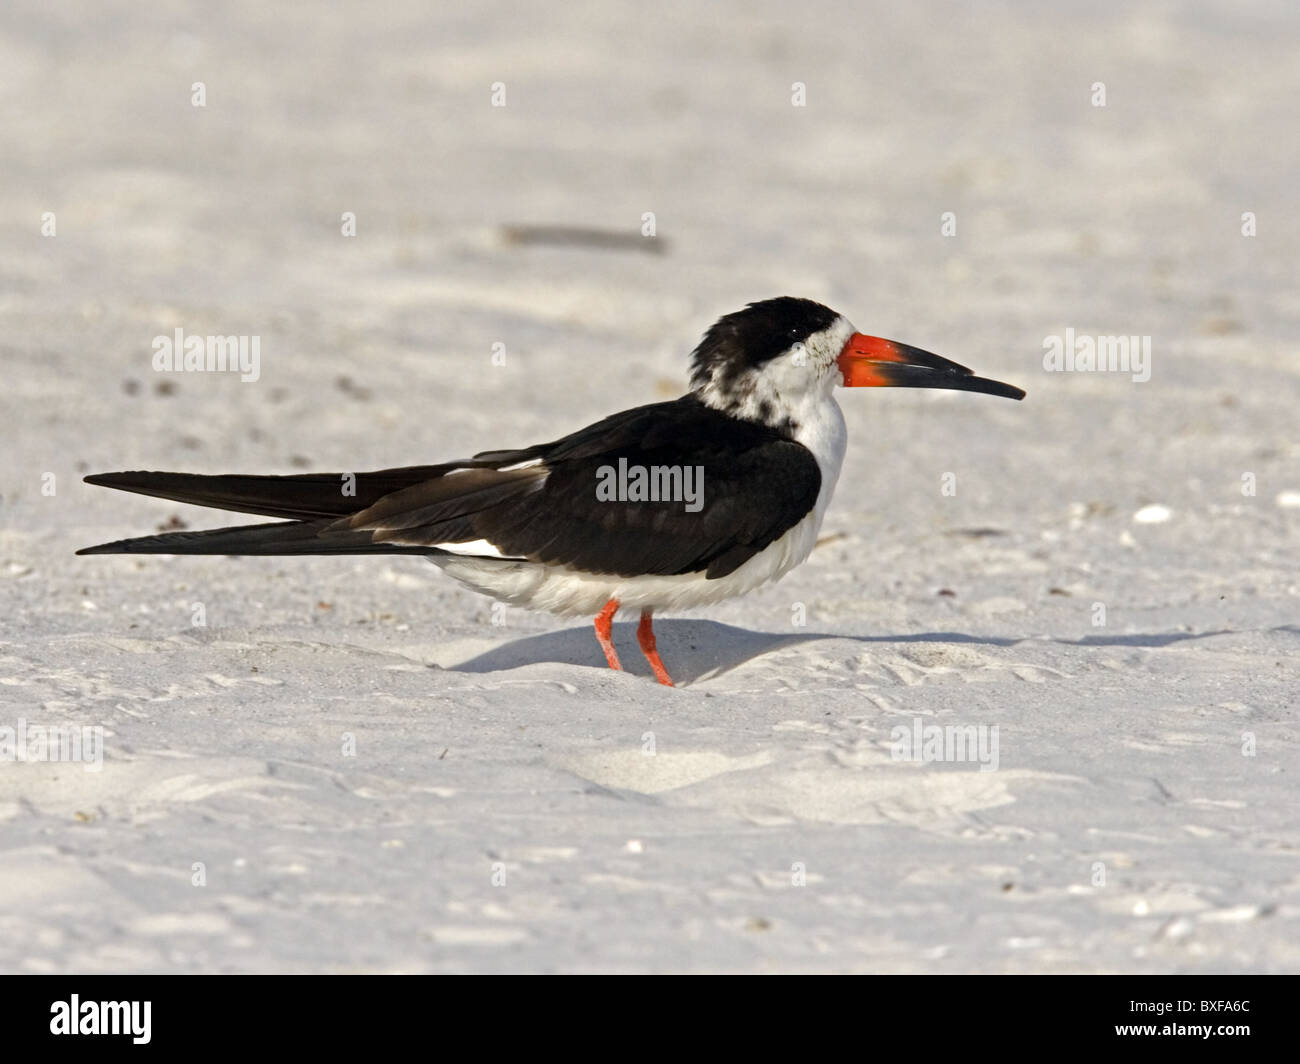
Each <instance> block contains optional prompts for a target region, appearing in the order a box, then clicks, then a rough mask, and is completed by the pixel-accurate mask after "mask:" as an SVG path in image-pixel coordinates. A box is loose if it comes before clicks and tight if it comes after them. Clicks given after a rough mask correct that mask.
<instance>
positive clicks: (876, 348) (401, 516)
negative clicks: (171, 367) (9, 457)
mask: <svg viewBox="0 0 1300 1064" xmlns="http://www.w3.org/2000/svg"><path fill="white" fill-rule="evenodd" d="M836 385H845V386H847V387H851V388H853V387H897V388H953V389H960V390H963V391H970V392H986V393H988V394H990V395H1002V396H1006V397H1007V398H1010V399H1022V398H1024V394H1025V393H1024V392H1023V391H1021V390H1020V389H1019V388H1014V387H1012V386H1011V385H1009V384H1002V383H999V382H998V381H993V380H986V379H985V378H982V377H976V376H975V375H974V374H973V373H972V372H971V371H970V370H968V369H966V368H965V367H964V366H959V365H957V364H956V363H955V362H949V361H948V360H947V359H944V358H940V357H939V356H938V355H932V354H930V353H929V352H926V351H921V350H918V349H917V348H915V347H908V346H907V345H906V344H900V343H895V342H894V341H892V340H885V339H882V338H880V337H876V336H865V335H863V334H862V333H860V332H858V331H857V330H856V329H855V328H854V327H853V325H852V324H850V322H849V321H848V319H847V318H845V317H843V316H842V315H840V314H837V313H836V312H835V311H833V310H830V309H829V308H827V307H824V306H822V305H821V304H820V303H814V302H812V301H811V300H807V299H795V298H792V297H789V296H785V297H781V298H779V299H768V300H764V301H762V302H759V303H751V304H750V305H749V306H748V307H746V308H745V309H744V310H741V311H737V312H736V313H734V314H728V315H727V316H726V317H723V318H720V319H719V320H718V321H717V322H715V323H714V325H713V327H712V328H710V329H709V331H708V332H706V333H705V334H704V337H703V339H702V340H701V341H700V344H699V346H698V347H696V349H695V351H694V353H693V355H692V368H691V387H690V391H689V392H688V393H687V394H686V395H684V396H682V397H681V398H680V399H675V400H673V401H671V402H665V403H653V404H651V405H649V406H641V407H637V408H635V409H633V410H625V411H623V412H622V413H619V414H614V415H612V416H610V417H607V418H605V419H604V420H603V421H598V422H596V423H595V424H594V425H589V426H587V427H586V428H584V429H579V430H578V431H577V432H575V433H573V434H571V435H569V436H564V437H562V438H561V439H558V440H555V441H554V442H553V443H543V444H538V445H537V446H534V447H526V448H524V449H522V450H509V451H484V452H483V453H481V454H477V455H475V456H474V457H473V458H468V459H465V460H463V461H458V462H444V463H442V464H441V465H426V466H410V467H406V468H401V469H384V470H380V471H378V472H374V473H356V474H352V473H312V474H307V475H292V476H245V475H240V474H233V475H222V476H201V475H195V474H189V473H150V472H133V473H100V474H97V475H95V476H89V477H86V482H87V483H89V484H100V485H103V486H105V487H110V488H119V489H121V490H123V491H133V492H138V493H140V494H142V495H154V496H158V497H160V498H164V499H173V500H176V501H178V502H185V503H195V504H198V505H200V506H212V507H216V508H218V509H222V510H233V511H236V512H238V513H248V514H262V515H265V516H268V517H277V518H282V519H287V520H280V521H275V522H272V523H269V524H252V525H239V526H236V527H233V528H218V529H213V530H211V531H205V532H164V533H161V534H159V535H154V536H142V537H140V538H139V539H125V540H119V541H117V542H115V543H105V544H102V545H100V546H97V547H88V548H86V549H84V550H81V551H78V552H77V553H78V554H253V555H287V554H419V555H423V556H425V557H427V558H428V559H429V560H430V561H432V562H433V563H434V564H435V565H437V566H438V567H439V568H441V569H442V570H443V571H444V572H445V573H447V575H448V576H451V577H453V578H454V579H456V580H459V581H460V582H461V583H463V584H466V585H468V586H469V587H472V588H474V589H475V590H477V591H481V592H483V593H485V594H488V595H491V596H493V597H494V598H497V599H499V600H502V601H505V602H509V603H512V604H514V605H518V606H526V607H530V608H532V609H541V610H549V611H551V612H553V613H558V614H563V615H569V616H573V615H577V614H585V615H587V616H592V615H593V614H594V615H595V617H596V637H597V639H599V641H600V645H601V648H602V649H603V650H604V652H605V658H606V660H607V661H608V662H609V666H610V668H612V669H618V668H621V666H620V665H619V660H618V654H617V652H616V651H615V649H614V644H613V641H612V638H611V632H610V625H611V622H612V621H613V619H614V615H615V614H616V613H617V612H618V611H619V610H620V609H635V610H640V611H641V623H640V625H639V626H638V628H637V640H638V642H639V643H640V645H641V649H642V651H643V652H644V653H645V656H646V658H647V660H648V661H649V662H650V666H651V668H652V669H653V670H654V674H655V676H656V678H657V679H658V680H659V682H660V683H663V684H668V685H671V684H672V680H671V679H670V677H669V675H668V670H667V669H665V668H664V665H663V662H662V660H660V657H659V653H658V651H657V650H656V649H655V637H654V629H653V627H652V621H651V618H652V615H653V613H654V611H655V610H657V609H683V608H689V607H694V606H704V605H708V604H710V603H714V602H718V601H720V600H721V599H725V598H730V597H732V596H733V595H742V594H744V593H745V592H747V591H751V590H752V589H754V588H756V587H758V586H759V585H760V584H764V583H766V582H767V581H769V580H776V579H778V578H779V577H781V576H783V575H785V573H787V572H789V571H790V570H791V569H793V568H794V567H795V566H796V565H798V564H799V563H800V562H802V561H803V560H804V559H805V558H807V557H808V554H809V553H810V552H811V551H812V549H813V545H814V544H815V543H816V542H817V533H818V529H819V528H820V527H821V523H822V517H823V516H824V515H825V513H826V507H827V506H828V505H829V503H830V500H831V493H832V492H833V491H834V489H835V481H836V479H837V478H838V476H839V472H840V463H841V462H842V460H843V458H844V445H845V430H844V416H843V414H842V413H841V412H840V408H839V406H838V404H837V403H836V402H835V399H834V396H833V394H832V393H833V391H834V389H835V386H836Z"/></svg>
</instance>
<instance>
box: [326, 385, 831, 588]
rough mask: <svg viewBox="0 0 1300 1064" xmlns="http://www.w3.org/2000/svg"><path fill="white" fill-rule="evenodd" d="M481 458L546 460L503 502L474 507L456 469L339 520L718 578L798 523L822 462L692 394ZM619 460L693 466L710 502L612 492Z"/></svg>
mask: <svg viewBox="0 0 1300 1064" xmlns="http://www.w3.org/2000/svg"><path fill="white" fill-rule="evenodd" d="M477 457H478V458H479V459H480V460H482V459H486V458H490V459H491V460H493V461H494V462H500V464H501V465H503V466H506V467H507V468H509V467H511V466H519V465H522V464H524V463H527V462H529V461H537V460H539V459H540V461H538V462H537V464H536V465H533V466H530V467H527V468H520V469H514V470H513V472H514V473H515V474H516V475H528V474H532V475H533V477H534V479H533V480H532V481H531V483H528V484H526V485H524V486H523V487H522V488H517V489H516V490H508V489H507V494H506V495H505V497H504V498H501V499H500V500H499V501H498V500H494V499H491V498H490V495H491V493H490V492H484V493H483V494H481V495H480V496H479V498H478V499H477V500H476V501H475V505H473V506H467V505H466V504H465V500H463V499H462V498H461V497H460V496H457V497H454V498H451V497H448V487H449V485H448V483H447V480H448V479H459V477H462V476H463V477H471V476H474V475H475V474H474V473H464V474H457V477H455V478H444V479H442V480H439V481H435V482H426V483H422V484H417V485H414V486H412V487H410V488H406V489H404V490H402V491H399V492H395V493H394V494H392V495H389V496H387V497H385V498H383V499H381V500H379V502H377V503H376V504H375V505H374V506H371V507H369V508H368V509H366V510H364V511H362V512H360V513H358V514H356V515H354V516H353V517H351V518H349V519H347V520H346V521H344V522H339V527H346V528H348V529H351V530H361V529H365V530H370V531H373V532H374V534H375V538H376V540H377V541H382V542H387V543H401V544H411V543H426V544H430V545H432V544H436V543H450V542H466V541H471V540H478V539H485V540H487V541H488V542H489V543H492V544H493V545H494V546H495V547H496V548H497V549H498V550H499V551H500V552H501V553H502V554H504V555H507V556H509V557H518V558H526V559H529V560H531V561H537V562H544V563H546V564H549V565H571V566H573V567H575V568H577V569H581V570H583V571H584V572H590V573H608V574H611V575H616V576H635V575H639V574H656V575H670V574H678V573H691V572H700V571H704V572H706V574H707V576H708V577H709V578H710V579H716V578H718V577H722V576H726V575H727V574H728V573H730V572H733V571H734V570H735V569H737V568H738V567H739V566H741V565H742V564H744V563H745V562H746V561H747V560H748V559H749V558H751V557H753V556H754V555H755V554H757V553H758V552H759V551H761V550H763V549H764V548H765V547H767V546H768V545H770V544H771V543H772V542H773V541H775V540H776V539H778V538H780V536H781V535H782V534H783V533H785V532H786V531H788V530H789V529H790V528H791V527H793V526H794V525H796V524H797V523H798V522H799V521H800V520H801V519H802V518H804V517H805V516H806V515H807V514H808V512H809V511H810V510H811V509H812V508H813V505H814V503H815V502H816V500H817V494H818V492H819V490H820V488H821V471H820V469H819V468H818V466H817V460H816V459H815V458H814V457H813V455H812V453H811V452H810V451H809V450H808V449H807V448H806V447H804V446H803V445H802V444H798V443H795V442H794V441H792V440H790V439H788V438H786V437H784V436H782V435H781V434H779V433H777V432H775V431H774V430H772V429H769V428H767V427H765V426H763V425H760V424H757V423H753V422H744V421H738V420H736V419H735V418H731V417H727V416H726V415H724V414H721V413H719V412H718V411H716V410H713V409H712V408H710V407H708V406H705V405H704V404H703V403H701V402H700V401H699V400H697V399H695V398H693V397H691V396H687V397H684V398H682V399H677V400H674V401H673V402H668V403H655V404H653V405H650V406H643V407H638V408H636V409H634V410H627V411H624V412H622V413H620V414H615V415H613V416H612V417H608V418H606V419H605V420H603V421H600V422H597V423H596V424H594V425H591V426H589V427H587V428H585V429H581V430H580V431H578V432H575V433H573V434H572V435H571V436H566V437H564V438H563V439H560V440H557V441H555V442H554V443H550V444H543V445H541V446H539V447H533V448H529V449H528V450H527V451H517V452H509V453H504V454H503V453H501V452H490V453H489V454H488V455H479V456H477ZM620 459H622V460H624V461H625V462H626V466H627V468H628V469H632V468H633V467H640V468H643V469H651V468H653V467H669V468H673V467H675V468H677V469H679V470H684V469H686V467H690V468H691V470H692V474H693V475H694V476H695V477H696V483H697V484H698V485H699V486H700V487H701V488H702V491H701V499H700V501H701V503H702V506H701V507H700V508H699V509H698V511H696V512H690V511H688V510H687V509H686V505H685V503H684V501H683V500H681V499H678V500H675V501H658V502H630V501H602V500H601V499H600V498H598V497H597V485H598V484H599V483H601V482H602V479H605V480H608V477H609V476H610V472H609V471H611V470H613V471H616V470H618V468H619V464H620ZM493 472H494V473H495V474H496V475H498V476H499V475H502V474H503V473H505V470H503V469H501V468H500V467H498V468H497V469H496V470H494V471H493ZM478 475H480V476H483V475H484V474H482V473H479V474H478ZM480 503H481V505H479V504H480Z"/></svg>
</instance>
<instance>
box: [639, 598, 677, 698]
mask: <svg viewBox="0 0 1300 1064" xmlns="http://www.w3.org/2000/svg"><path fill="white" fill-rule="evenodd" d="M653 616H654V610H642V611H641V623H640V624H638V625H637V626H636V641H637V642H638V643H640V644H641V653H643V654H644V655H645V659H646V661H648V662H650V668H652V669H654V672H655V679H656V680H658V681H659V682H660V683H661V684H665V685H666V686H668V687H672V686H673V678H672V677H671V676H669V675H668V670H667V669H665V668H664V663H663V659H662V658H661V657H659V651H658V650H656V649H655V630H654V621H653V620H652V618H653Z"/></svg>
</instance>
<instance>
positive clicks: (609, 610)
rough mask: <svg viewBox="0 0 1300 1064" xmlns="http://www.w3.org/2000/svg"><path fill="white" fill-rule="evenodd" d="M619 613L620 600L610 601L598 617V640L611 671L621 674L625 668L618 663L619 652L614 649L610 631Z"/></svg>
mask: <svg viewBox="0 0 1300 1064" xmlns="http://www.w3.org/2000/svg"><path fill="white" fill-rule="evenodd" d="M617 612H618V599H610V600H609V601H608V602H606V603H605V608H604V609H603V610H601V611H600V613H598V614H597V615H596V638H597V639H599V640H600V649H601V650H603V651H604V652H605V660H606V661H608V662H609V667H610V668H611V669H618V670H619V671H620V672H621V671H622V669H623V666H622V665H620V664H619V663H618V651H617V650H615V649H614V640H613V639H612V638H610V634H609V629H610V626H611V625H612V624H613V623H614V614H616V613H617Z"/></svg>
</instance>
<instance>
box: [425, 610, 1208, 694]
mask: <svg viewBox="0 0 1300 1064" xmlns="http://www.w3.org/2000/svg"><path fill="white" fill-rule="evenodd" d="M634 629H635V625H633V624H616V625H615V626H614V645H615V647H616V648H617V649H618V654H619V658H620V660H621V661H622V664H623V667H624V668H625V669H626V670H627V671H628V672H630V673H633V674H636V675H642V676H649V675H650V668H649V666H648V665H647V664H646V662H645V659H644V658H643V657H642V655H641V651H640V648H639V647H638V646H637V643H636V635H635V632H634ZM1227 634H1230V633H1229V631H1228V630H1227V629H1224V630H1220V631H1213V632H1165V633H1159V634H1151V635H1147V634H1130V635H1104V636H1103V635H1090V636H1086V637H1084V638H1082V639H1050V640H1037V639H1005V638H993V637H986V638H981V637H978V636H972V635H965V634H963V633H961V632H919V633H916V634H913V635H865V636H864V635H844V634H841V633H836V632H786V633H774V632H751V631H749V630H748V629H745V628H735V627H733V626H732V625H729V624H719V623H718V622H716V621H702V620H700V621H697V620H662V621H656V622H655V635H656V637H657V640H658V645H659V653H660V654H661V655H662V657H663V659H664V663H665V664H666V665H667V666H668V671H669V672H671V673H672V676H673V679H674V680H676V681H677V682H678V683H691V682H693V681H695V680H699V679H702V678H704V677H706V676H719V675H721V674H722V673H725V672H730V671H731V670H732V669H734V668H736V667H737V666H740V665H744V664H745V663H746V662H747V661H752V660H753V659H755V658H758V657H761V656H762V655H764V654H769V653H771V652H772V651H774V650H782V649H784V648H786V647H792V646H796V645H798V644H799V643H813V642H817V641H819V640H828V639H842V640H850V641H852V642H855V643H966V644H973V645H976V646H996V647H1010V646H1015V645H1016V644H1018V643H1025V642H1031V643H1032V642H1039V641H1042V642H1050V643H1056V644H1058V645H1062V646H1078V647H1165V646H1169V645H1170V644H1173V643H1181V642H1185V641H1187V640H1190V639H1206V638H1209V637H1210V636H1216V635H1227ZM543 662H559V663H562V664H568V665H590V666H593V667H603V666H604V664H605V657H604V655H603V654H602V653H601V652H600V647H599V646H598V645H597V643H596V637H595V634H594V633H593V632H592V629H591V626H590V625H583V626H582V627H579V628H566V629H564V630H563V631H559V632H546V633H544V634H542V635H533V636H526V637H525V638H523V639H516V640H514V641H513V642H510V643H505V644H503V645H502V646H499V647H494V648H493V649H492V650H489V651H487V652H486V653H483V654H478V655H476V656H475V657H473V658H470V659H469V660H468V661H462V662H460V663H459V664H457V665H451V666H449V667H448V668H449V669H450V670H451V671H453V672H475V673H482V672H498V671H501V670H504V669H517V668H519V667H520V666H523V665H537V664H541V663H543Z"/></svg>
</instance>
